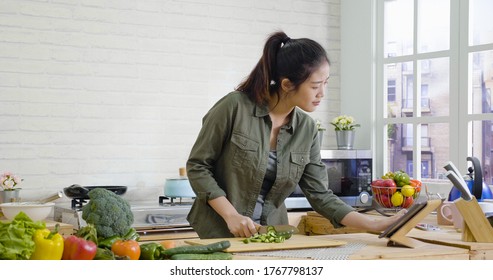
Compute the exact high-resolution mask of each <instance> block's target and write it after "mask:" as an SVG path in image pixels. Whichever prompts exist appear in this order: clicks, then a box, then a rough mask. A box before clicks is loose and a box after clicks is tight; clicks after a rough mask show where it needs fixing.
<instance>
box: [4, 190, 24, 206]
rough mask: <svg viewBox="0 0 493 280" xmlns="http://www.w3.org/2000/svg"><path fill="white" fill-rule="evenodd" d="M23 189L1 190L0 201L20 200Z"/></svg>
mask: <svg viewBox="0 0 493 280" xmlns="http://www.w3.org/2000/svg"><path fill="white" fill-rule="evenodd" d="M20 191H21V189H12V190H3V191H0V203H8V202H17V201H20V200H21V198H20Z"/></svg>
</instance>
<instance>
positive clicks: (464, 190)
mask: <svg viewBox="0 0 493 280" xmlns="http://www.w3.org/2000/svg"><path fill="white" fill-rule="evenodd" d="M445 176H447V178H449V180H450V181H452V183H453V184H454V186H455V187H456V188H457V189H458V190H459V191H460V192H461V194H462V195H461V196H462V198H464V199H465V200H467V201H470V200H471V199H472V194H471V192H470V191H469V188H468V187H467V185H466V183H465V182H463V181H464V180H462V181H461V180H459V176H457V174H455V172H453V171H447V173H445Z"/></svg>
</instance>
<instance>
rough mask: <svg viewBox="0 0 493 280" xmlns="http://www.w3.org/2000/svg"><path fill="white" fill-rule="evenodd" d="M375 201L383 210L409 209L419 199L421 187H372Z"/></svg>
mask: <svg viewBox="0 0 493 280" xmlns="http://www.w3.org/2000/svg"><path fill="white" fill-rule="evenodd" d="M371 191H372V192H373V200H374V201H375V202H377V204H378V205H379V206H380V207H382V208H387V209H396V210H399V209H402V208H409V207H411V205H413V204H414V201H415V200H416V199H418V198H419V194H420V191H421V188H420V187H415V186H411V185H406V186H402V187H387V186H374V185H372V186H371Z"/></svg>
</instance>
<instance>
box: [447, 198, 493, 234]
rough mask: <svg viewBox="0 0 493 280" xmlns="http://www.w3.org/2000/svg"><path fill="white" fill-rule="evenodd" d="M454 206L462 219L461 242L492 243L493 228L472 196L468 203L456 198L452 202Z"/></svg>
mask: <svg viewBox="0 0 493 280" xmlns="http://www.w3.org/2000/svg"><path fill="white" fill-rule="evenodd" d="M454 204H455V205H456V206H457V209H458V210H459V212H460V213H461V215H462V218H463V219H464V226H463V228H462V241H467V242H484V243H493V227H491V225H490V222H489V221H488V219H486V216H485V215H484V213H483V210H481V207H480V206H479V203H478V201H477V200H476V198H475V197H474V196H473V198H472V199H471V200H470V201H466V200H464V199H463V198H458V199H456V200H454Z"/></svg>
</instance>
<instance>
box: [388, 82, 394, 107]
mask: <svg viewBox="0 0 493 280" xmlns="http://www.w3.org/2000/svg"><path fill="white" fill-rule="evenodd" d="M387 102H395V80H394V79H390V80H388V81H387Z"/></svg>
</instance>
